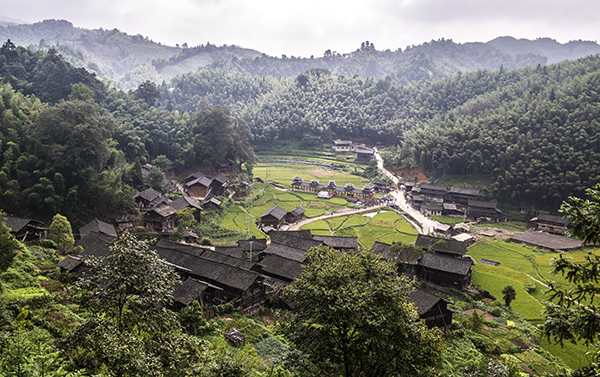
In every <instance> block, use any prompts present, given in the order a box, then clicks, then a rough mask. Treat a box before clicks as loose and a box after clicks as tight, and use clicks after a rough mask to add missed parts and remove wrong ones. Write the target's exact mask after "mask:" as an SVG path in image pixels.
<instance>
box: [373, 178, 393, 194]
mask: <svg viewBox="0 0 600 377" xmlns="http://www.w3.org/2000/svg"><path fill="white" fill-rule="evenodd" d="M372 185H373V189H374V190H375V192H379V193H382V194H387V193H388V192H390V184H389V183H388V182H386V181H384V180H383V179H376V180H374V181H373V182H372Z"/></svg>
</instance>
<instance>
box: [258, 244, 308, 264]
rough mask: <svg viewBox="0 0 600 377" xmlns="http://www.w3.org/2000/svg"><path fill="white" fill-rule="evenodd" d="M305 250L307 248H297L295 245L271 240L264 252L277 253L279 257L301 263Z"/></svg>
mask: <svg viewBox="0 0 600 377" xmlns="http://www.w3.org/2000/svg"><path fill="white" fill-rule="evenodd" d="M306 250H308V249H299V248H296V247H291V246H286V245H283V244H280V243H275V242H271V244H270V245H269V246H267V248H266V249H265V250H264V253H265V254H275V255H279V256H280V257H284V258H287V259H292V260H295V261H297V262H300V263H302V262H304V260H305V257H304V254H305V253H306Z"/></svg>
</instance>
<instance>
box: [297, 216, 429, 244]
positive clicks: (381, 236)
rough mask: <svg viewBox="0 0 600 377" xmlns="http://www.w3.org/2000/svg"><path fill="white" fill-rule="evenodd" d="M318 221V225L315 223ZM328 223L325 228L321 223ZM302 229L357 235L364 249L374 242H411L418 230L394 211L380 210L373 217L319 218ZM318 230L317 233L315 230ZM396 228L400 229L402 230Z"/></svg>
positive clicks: (314, 232)
mask: <svg viewBox="0 0 600 377" xmlns="http://www.w3.org/2000/svg"><path fill="white" fill-rule="evenodd" d="M316 223H319V225H315V224H316ZM323 223H326V224H328V227H327V228H325V227H324V226H323V225H322V224H323ZM302 229H307V230H311V231H312V232H313V234H323V233H321V232H322V231H324V230H325V229H327V231H328V232H330V230H333V231H334V233H335V235H337V236H345V237H358V243H359V244H360V246H361V247H363V248H365V249H370V248H371V247H372V246H373V244H374V243H375V242H383V243H386V244H388V245H391V244H392V243H393V242H402V243H411V242H415V240H416V239H417V234H418V232H417V231H416V230H415V229H414V228H412V227H411V226H410V225H409V224H408V223H407V222H406V220H404V218H403V217H402V216H400V215H398V214H397V213H396V212H394V211H381V212H379V213H378V214H376V215H375V216H373V217H370V216H365V215H360V214H358V215H348V216H340V217H334V218H332V219H328V220H325V221H324V220H319V221H317V222H315V223H312V226H311V224H306V225H304V226H303V227H302ZM317 229H318V230H319V233H317V232H316V231H315V230H317ZM398 229H402V232H401V231H399V230H398Z"/></svg>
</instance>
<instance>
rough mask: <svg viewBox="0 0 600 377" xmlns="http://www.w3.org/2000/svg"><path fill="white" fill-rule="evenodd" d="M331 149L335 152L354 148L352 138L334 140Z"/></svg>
mask: <svg viewBox="0 0 600 377" xmlns="http://www.w3.org/2000/svg"><path fill="white" fill-rule="evenodd" d="M331 149H333V151H334V152H350V151H352V150H353V144H352V140H340V139H336V140H334V141H333V144H332V145H331Z"/></svg>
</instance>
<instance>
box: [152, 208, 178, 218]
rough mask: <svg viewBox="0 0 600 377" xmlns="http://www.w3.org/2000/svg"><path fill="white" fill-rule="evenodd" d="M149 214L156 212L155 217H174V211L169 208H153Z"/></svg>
mask: <svg viewBox="0 0 600 377" xmlns="http://www.w3.org/2000/svg"><path fill="white" fill-rule="evenodd" d="M150 212H156V214H157V215H159V216H160V217H169V216H171V215H174V214H175V212H177V211H175V209H174V208H173V207H171V206H162V207H154V208H152V209H150Z"/></svg>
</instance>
